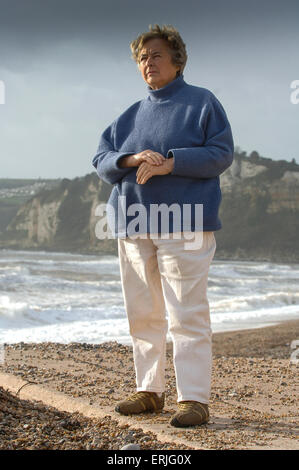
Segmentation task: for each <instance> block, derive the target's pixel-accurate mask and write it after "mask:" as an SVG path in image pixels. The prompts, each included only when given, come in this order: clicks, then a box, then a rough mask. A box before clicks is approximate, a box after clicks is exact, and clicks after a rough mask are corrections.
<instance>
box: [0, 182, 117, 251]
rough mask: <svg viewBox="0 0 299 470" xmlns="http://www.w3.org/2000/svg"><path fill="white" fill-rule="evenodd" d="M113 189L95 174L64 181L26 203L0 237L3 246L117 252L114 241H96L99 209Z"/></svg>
mask: <svg viewBox="0 0 299 470" xmlns="http://www.w3.org/2000/svg"><path fill="white" fill-rule="evenodd" d="M110 191H111V186H110V185H108V184H106V183H104V182H103V181H101V180H99V178H98V176H97V175H96V174H90V175H87V176H85V177H84V178H76V179H74V180H62V182H61V184H60V186H59V187H58V188H55V189H54V190H51V191H44V192H42V193H40V194H39V195H37V196H35V197H34V198H32V199H31V200H30V201H28V202H27V203H26V204H24V205H23V206H22V207H21V208H20V209H19V211H18V213H17V215H16V216H15V217H14V219H13V220H12V221H11V223H10V224H9V225H8V227H7V228H6V230H5V231H4V233H2V234H1V237H0V241H1V246H2V247H4V246H5V247H7V248H27V249H49V250H53V251H55V250H56V251H61V250H67V251H72V250H73V251H78V250H79V251H82V252H89V251H96V252H97V251H98V252H100V251H102V250H104V251H108V252H115V240H107V241H106V243H105V241H104V242H101V243H100V244H99V240H98V239H97V238H96V234H95V226H96V223H97V221H98V217H97V216H96V207H97V206H98V205H99V204H101V203H105V202H106V201H107V199H108V197H109V194H110Z"/></svg>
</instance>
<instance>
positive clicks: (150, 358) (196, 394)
mask: <svg viewBox="0 0 299 470" xmlns="http://www.w3.org/2000/svg"><path fill="white" fill-rule="evenodd" d="M197 235H200V237H201V239H202V245H201V246H200V248H198V247H196V248H193V249H190V248H189V249H186V245H185V243H186V239H185V238H183V237H181V239H175V238H174V234H170V238H169V239H162V238H159V239H157V238H150V235H147V238H145V239H142V238H135V239H132V238H124V239H118V253H119V262H120V274H121V281H122V291H123V296H124V303H125V308H126V312H127V316H128V321H129V329H130V334H131V337H132V342H133V357H134V365H135V373H136V384H137V391H152V392H164V391H165V363H166V335H167V331H168V323H169V334H170V336H171V339H172V341H173V364H174V370H175V376H176V388H177V401H182V400H195V401H199V402H201V403H209V398H210V389H211V369H212V332H211V327H210V310H209V303H208V299H207V282H208V272H209V267H210V264H211V261H212V259H213V256H214V254H215V250H216V241H215V236H214V232H197ZM166 309H167V312H168V321H167V318H166Z"/></svg>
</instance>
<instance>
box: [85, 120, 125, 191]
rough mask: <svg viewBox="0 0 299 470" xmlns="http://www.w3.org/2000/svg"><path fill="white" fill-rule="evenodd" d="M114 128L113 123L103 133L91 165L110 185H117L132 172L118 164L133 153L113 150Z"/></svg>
mask: <svg viewBox="0 0 299 470" xmlns="http://www.w3.org/2000/svg"><path fill="white" fill-rule="evenodd" d="M114 127H115V121H114V122H113V123H112V124H111V126H109V127H107V129H106V130H105V131H104V132H103V134H102V135H101V138H100V143H99V145H98V149H97V153H96V155H95V156H94V157H93V159H92V164H93V166H94V167H95V169H96V170H97V174H98V175H99V177H100V178H101V179H102V180H104V181H105V182H106V183H110V184H115V183H118V182H119V181H120V180H121V179H122V178H123V177H124V176H125V175H126V174H127V173H129V172H130V171H132V167H130V168H121V167H120V166H119V164H118V162H119V160H120V159H121V158H122V157H125V156H126V155H133V154H134V152H118V151H117V150H115V148H114V143H113V141H114V138H113V134H114Z"/></svg>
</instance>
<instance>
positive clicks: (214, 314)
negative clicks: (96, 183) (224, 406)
mask: <svg viewBox="0 0 299 470" xmlns="http://www.w3.org/2000/svg"><path fill="white" fill-rule="evenodd" d="M298 286H299V264H278V263H270V262H258V261H222V260H217V259H216V258H214V260H213V261H212V264H211V267H210V272H209V281H208V298H209V304H210V314H211V326H212V331H213V332H214V333H216V332H220V331H233V330H242V329H247V328H257V327H261V326H267V325H271V324H277V323H279V322H281V321H284V320H292V319H298V318H299V290H298ZM166 314H167V316H168V313H167V312H166ZM168 339H169V340H170V339H171V338H170V336H169V334H168ZM107 341H117V342H119V343H122V344H127V345H129V344H131V338H130V334H129V327H128V321H127V317H126V311H125V307H124V302H123V296H122V288H121V281H120V271H119V262H118V257H117V256H112V255H108V256H106V255H83V254H72V253H53V252H52V253H50V252H44V251H13V250H0V343H1V344H3V343H7V344H13V343H19V342H34V343H40V342H56V343H64V344H66V343H71V342H78V343H90V344H100V343H103V342H107Z"/></svg>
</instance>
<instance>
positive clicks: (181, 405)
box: [178, 401, 194, 411]
mask: <svg viewBox="0 0 299 470" xmlns="http://www.w3.org/2000/svg"><path fill="white" fill-rule="evenodd" d="M178 407H179V409H180V410H182V411H188V410H191V409H192V408H193V407H194V403H193V402H192V401H186V402H179V403H178Z"/></svg>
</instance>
